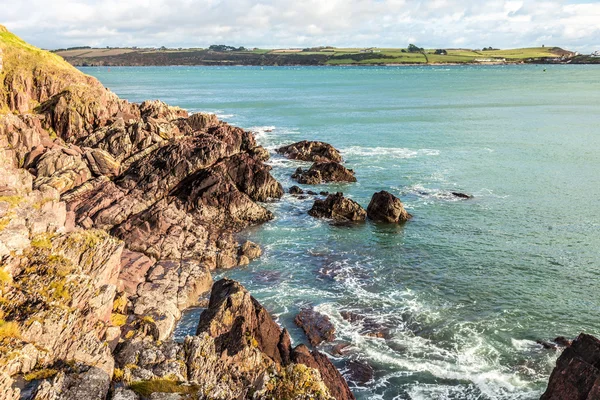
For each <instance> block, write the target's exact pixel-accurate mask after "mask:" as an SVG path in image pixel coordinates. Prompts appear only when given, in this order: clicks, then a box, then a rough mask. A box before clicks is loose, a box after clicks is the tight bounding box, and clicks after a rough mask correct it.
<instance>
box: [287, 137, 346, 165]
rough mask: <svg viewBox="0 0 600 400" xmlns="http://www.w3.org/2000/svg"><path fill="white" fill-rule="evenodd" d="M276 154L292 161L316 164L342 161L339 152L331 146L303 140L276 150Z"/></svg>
mask: <svg viewBox="0 0 600 400" xmlns="http://www.w3.org/2000/svg"><path fill="white" fill-rule="evenodd" d="M277 152H278V153H280V154H283V155H285V156H286V157H287V158H290V159H293V160H302V161H317V162H328V161H335V162H341V161H342V156H341V154H340V152H339V151H338V150H336V149H335V148H334V147H333V146H332V145H330V144H329V143H324V142H317V141H307V140H303V141H301V142H297V143H292V144H290V145H288V146H283V147H280V148H278V149H277Z"/></svg>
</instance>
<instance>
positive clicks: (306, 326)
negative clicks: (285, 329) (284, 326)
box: [294, 309, 335, 346]
mask: <svg viewBox="0 0 600 400" xmlns="http://www.w3.org/2000/svg"><path fill="white" fill-rule="evenodd" d="M294 322H295V323H296V325H298V326H299V327H300V328H302V330H303V331H304V333H305V334H306V337H307V338H308V341H309V342H310V344H311V345H313V346H317V345H319V344H320V343H322V342H331V341H333V340H334V339H335V327H334V326H333V324H332V323H331V320H330V319H329V317H328V316H327V315H323V314H321V313H319V312H317V311H315V310H313V309H304V310H302V311H300V313H299V314H298V315H297V316H296V318H295V319H294Z"/></svg>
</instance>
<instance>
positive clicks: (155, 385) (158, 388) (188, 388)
mask: <svg viewBox="0 0 600 400" xmlns="http://www.w3.org/2000/svg"><path fill="white" fill-rule="evenodd" d="M129 389H131V390H133V391H134V392H135V393H137V394H138V395H140V396H142V397H148V396H150V395H151V394H152V393H179V394H192V395H193V394H196V393H197V392H198V390H199V387H198V386H194V385H183V384H181V383H180V382H177V381H174V380H170V379H153V380H150V381H142V382H133V383H131V384H130V385H129Z"/></svg>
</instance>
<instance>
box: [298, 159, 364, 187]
mask: <svg viewBox="0 0 600 400" xmlns="http://www.w3.org/2000/svg"><path fill="white" fill-rule="evenodd" d="M292 178H294V179H296V180H297V181H298V182H299V183H302V184H305V185H318V184H320V183H324V182H356V177H355V176H354V171H352V170H351V169H347V168H346V167H344V166H343V165H342V164H340V163H337V162H333V161H332V162H317V163H314V164H313V165H312V166H311V167H310V169H308V171H304V170H302V168H298V169H297V170H296V172H295V173H294V174H293V175H292Z"/></svg>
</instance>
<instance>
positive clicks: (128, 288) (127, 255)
mask: <svg viewBox="0 0 600 400" xmlns="http://www.w3.org/2000/svg"><path fill="white" fill-rule="evenodd" d="M155 263H156V261H155V260H154V259H151V258H149V257H146V256H145V255H143V254H142V253H138V252H135V251H130V250H127V249H125V250H123V253H122V254H121V271H120V273H119V282H118V288H119V290H124V291H125V292H126V293H127V294H128V295H129V296H134V295H136V294H137V288H138V286H139V285H140V284H141V283H144V282H145V281H146V274H147V273H148V270H149V269H150V268H151V267H152V266H153V265H154V264H155Z"/></svg>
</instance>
